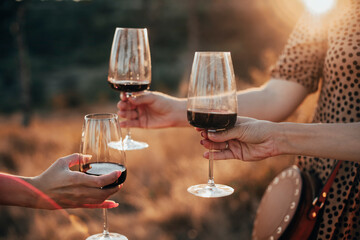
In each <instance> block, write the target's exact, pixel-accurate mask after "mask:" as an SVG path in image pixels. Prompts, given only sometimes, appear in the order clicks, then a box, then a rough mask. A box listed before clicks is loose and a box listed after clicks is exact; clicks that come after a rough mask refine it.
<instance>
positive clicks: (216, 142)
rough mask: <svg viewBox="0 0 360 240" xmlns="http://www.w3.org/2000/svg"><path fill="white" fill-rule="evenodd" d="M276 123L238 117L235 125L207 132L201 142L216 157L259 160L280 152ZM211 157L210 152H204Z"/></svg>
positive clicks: (203, 133)
mask: <svg viewBox="0 0 360 240" xmlns="http://www.w3.org/2000/svg"><path fill="white" fill-rule="evenodd" d="M275 127H276V123H272V122H268V121H261V120H256V119H252V118H245V117H238V118H237V122H236V124H235V127H233V128H231V129H229V130H227V131H222V132H216V133H207V132H206V131H202V132H201V135H202V136H203V137H204V139H203V140H201V144H202V145H203V146H204V147H205V148H207V149H210V148H211V149H214V150H218V151H215V152H214V159H215V160H219V159H240V160H243V161H257V160H261V159H264V158H267V157H271V156H275V155H278V154H279V151H278V149H277V145H276V143H275V138H274V136H273V133H274V132H275ZM204 157H205V158H209V152H205V153H204Z"/></svg>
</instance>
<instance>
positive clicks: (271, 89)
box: [237, 79, 307, 122]
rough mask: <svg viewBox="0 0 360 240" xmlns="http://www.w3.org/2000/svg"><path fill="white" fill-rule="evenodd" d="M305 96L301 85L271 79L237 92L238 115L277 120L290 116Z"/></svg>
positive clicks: (305, 90)
mask: <svg viewBox="0 0 360 240" xmlns="http://www.w3.org/2000/svg"><path fill="white" fill-rule="evenodd" d="M306 96H307V89H305V88H304V87H303V86H302V85H300V84H298V83H294V82H290V81H285V80H281V79H271V80H270V81H269V82H267V83H266V84H265V85H263V86H261V87H258V88H251V89H248V90H244V91H239V92H238V93H237V101H238V115H239V116H246V117H251V118H256V119H261V120H268V121H273V122H279V121H283V120H285V119H286V118H287V117H288V116H290V115H291V114H292V113H293V112H294V111H295V109H296V108H297V107H298V106H299V105H300V104H301V102H302V101H303V100H304V98H305V97H306Z"/></svg>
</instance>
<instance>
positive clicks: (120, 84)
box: [108, 28, 151, 150]
mask: <svg viewBox="0 0 360 240" xmlns="http://www.w3.org/2000/svg"><path fill="white" fill-rule="evenodd" d="M108 83H109V84H110V86H111V87H112V88H113V89H115V90H117V91H120V92H125V93H126V98H131V97H132V96H133V95H134V93H138V92H141V91H144V90H146V89H148V88H149V86H150V83H151V58H150V47H149V40H148V35H147V29H146V28H116V30H115V35H114V39H113V43H112V47H111V54H110V61H109V74H108ZM128 106H129V105H128ZM127 112H128V114H127V115H128V116H126V118H127V119H130V118H131V116H130V115H129V114H130V113H131V109H130V107H129V109H128V111H127ZM148 146H149V145H148V144H147V143H144V142H138V141H134V140H133V139H132V138H131V134H130V130H129V128H127V135H126V137H125V139H124V148H125V150H135V149H143V148H147V147H148Z"/></svg>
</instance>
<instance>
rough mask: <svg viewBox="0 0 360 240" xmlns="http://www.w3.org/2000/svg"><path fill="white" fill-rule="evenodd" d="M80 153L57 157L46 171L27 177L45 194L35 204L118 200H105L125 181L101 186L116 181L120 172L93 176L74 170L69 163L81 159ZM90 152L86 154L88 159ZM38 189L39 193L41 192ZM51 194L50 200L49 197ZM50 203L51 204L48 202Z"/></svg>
mask: <svg viewBox="0 0 360 240" xmlns="http://www.w3.org/2000/svg"><path fill="white" fill-rule="evenodd" d="M79 158H80V154H72V155H69V156H66V157H63V158H60V159H58V160H57V161H55V163H54V164H52V165H51V166H50V167H49V168H48V169H47V170H46V171H44V172H43V173H42V174H40V175H39V176H37V177H34V178H29V179H26V181H27V182H29V183H30V184H31V185H33V186H34V187H36V188H37V189H38V190H40V191H41V193H42V194H44V195H43V196H38V197H39V199H38V201H37V203H36V204H35V206H32V207H35V208H46V209H49V208H50V209H56V208H113V207H117V206H118V204H117V203H115V202H114V201H109V200H106V199H107V198H108V197H109V196H110V195H112V194H114V193H116V192H117V191H119V189H120V188H121V187H122V185H120V186H118V187H114V188H110V189H101V187H103V186H106V185H108V184H111V183H113V182H115V181H116V180H117V179H118V177H119V176H120V175H121V172H120V171H114V172H112V173H110V174H107V175H102V176H92V175H88V174H85V173H82V172H78V171H71V170H70V167H72V166H74V165H77V164H78V163H79ZM90 158H91V156H86V155H83V158H82V160H84V161H87V160H89V159H90ZM41 193H39V194H41ZM47 197H49V198H50V199H51V200H53V201H54V202H53V203H51V200H49V201H48V202H44V201H46V199H47ZM49 203H50V204H49Z"/></svg>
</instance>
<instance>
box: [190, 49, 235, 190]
mask: <svg viewBox="0 0 360 240" xmlns="http://www.w3.org/2000/svg"><path fill="white" fill-rule="evenodd" d="M236 117H237V100H236V85H235V77H234V70H233V66H232V60H231V56H230V53H229V52H196V53H195V56H194V61H193V66H192V71H191V76H190V84H189V91H188V102H187V118H188V121H189V123H190V124H191V125H192V126H194V127H197V128H202V129H206V130H207V131H208V132H216V131H223V130H226V129H229V128H232V127H233V126H234V125H235V122H236ZM212 151H213V150H212V148H211V147H210V150H209V155H210V156H209V179H208V183H207V184H199V185H195V186H191V187H189V188H188V191H189V192H190V193H192V194H194V195H196V196H200V197H223V196H227V195H230V194H232V193H233V191H234V189H233V188H231V187H229V186H226V185H221V184H215V182H214V176H213V153H212Z"/></svg>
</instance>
